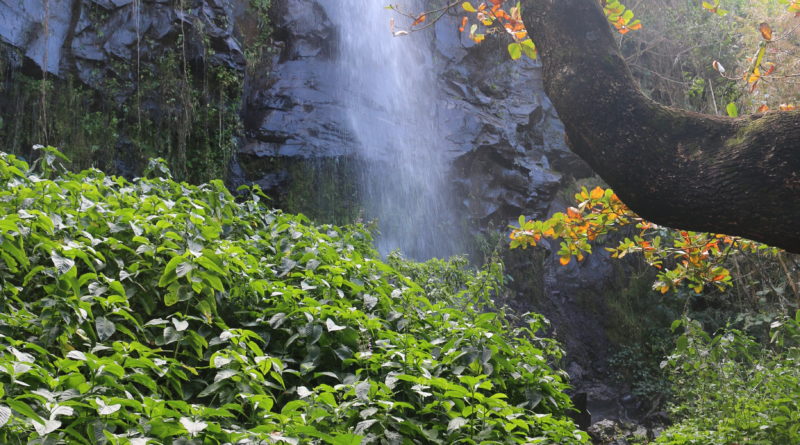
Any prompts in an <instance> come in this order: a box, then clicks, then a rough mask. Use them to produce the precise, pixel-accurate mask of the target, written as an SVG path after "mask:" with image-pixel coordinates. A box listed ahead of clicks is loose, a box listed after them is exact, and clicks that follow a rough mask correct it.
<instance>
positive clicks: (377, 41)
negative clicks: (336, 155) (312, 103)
mask: <svg viewBox="0 0 800 445" xmlns="http://www.w3.org/2000/svg"><path fill="white" fill-rule="evenodd" d="M331 2H332V4H334V5H335V6H334V8H335V11H332V14H331V19H332V20H334V21H335V22H336V23H335V24H336V25H337V28H338V30H339V55H338V57H339V59H338V67H339V72H338V76H339V77H338V84H339V85H340V87H341V89H340V92H339V94H340V95H341V100H342V102H343V103H344V104H345V107H346V110H347V111H346V114H347V120H348V121H349V123H350V125H351V128H352V131H353V132H354V140H355V141H357V142H356V145H357V147H355V148H356V150H355V151H356V153H358V155H359V157H360V159H361V160H362V161H363V165H364V168H363V170H362V175H361V178H359V180H360V184H361V187H362V196H364V201H365V202H364V209H365V212H366V215H365V217H366V219H368V220H371V219H377V220H378V227H379V230H380V235H379V236H378V238H377V240H376V243H377V246H378V250H379V251H380V252H381V253H382V254H384V255H385V254H387V253H388V252H390V251H392V250H394V249H398V248H399V249H400V250H401V251H402V252H403V254H404V255H405V256H407V257H411V258H414V259H417V260H424V259H428V258H431V257H447V256H450V255H453V254H457V253H462V251H463V248H462V247H461V246H462V240H461V239H460V238H461V237H460V236H459V235H458V234H460V233H461V232H462V231H461V226H462V222H461V221H460V219H459V218H458V217H457V215H456V212H455V211H454V208H455V205H454V203H453V202H452V201H453V193H452V192H451V190H450V189H451V186H450V184H449V183H448V176H449V175H448V168H449V167H448V165H449V162H448V159H447V157H446V153H443V151H444V147H446V146H447V145H446V144H444V143H443V141H444V136H445V135H444V134H443V132H442V131H441V130H440V129H438V128H437V126H436V122H437V119H436V106H437V99H438V97H439V91H438V90H437V88H436V73H435V72H434V70H433V69H432V67H433V66H434V64H433V63H432V62H431V61H430V60H431V57H432V54H433V49H432V48H431V47H430V44H429V43H430V35H431V34H430V33H428V32H419V33H414V34H412V35H409V36H404V37H393V36H392V34H391V32H390V29H389V21H390V19H391V18H392V17H395V18H397V19H398V20H399V19H400V17H399V16H397V14H396V13H395V12H393V11H391V10H387V9H386V8H385V6H386V5H387V4H388V3H389V0H331ZM404 6H405V7H407V8H409V9H413V8H415V7H417V6H418V5H416V4H413V2H411V1H406V2H404Z"/></svg>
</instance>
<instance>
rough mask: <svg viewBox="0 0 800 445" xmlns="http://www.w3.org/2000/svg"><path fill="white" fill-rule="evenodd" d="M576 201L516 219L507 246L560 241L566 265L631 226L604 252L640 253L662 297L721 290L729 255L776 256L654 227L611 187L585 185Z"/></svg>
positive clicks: (722, 238)
mask: <svg viewBox="0 0 800 445" xmlns="http://www.w3.org/2000/svg"><path fill="white" fill-rule="evenodd" d="M575 200H576V206H575V207H569V208H568V209H567V210H566V212H563V213H562V212H559V213H556V214H554V215H553V216H552V217H550V218H549V219H547V220H526V218H525V217H524V216H522V217H520V220H519V224H520V226H519V227H518V228H515V229H514V230H513V231H512V232H511V248H517V247H522V248H527V247H528V246H536V245H537V244H538V243H539V242H540V241H541V240H542V239H543V238H544V239H552V240H561V243H560V248H559V250H558V256H559V258H560V259H559V261H560V263H561V264H562V265H567V264H569V263H570V262H571V261H572V258H573V257H574V258H575V259H577V260H578V261H583V259H584V257H585V255H587V254H590V253H592V242H593V241H595V240H598V238H600V237H602V236H603V235H606V234H609V233H611V232H616V231H619V230H621V229H623V228H625V227H629V226H632V225H633V226H634V227H635V230H631V231H632V232H633V233H632V234H630V235H629V236H627V237H625V238H624V239H623V240H622V241H620V243H619V245H617V246H616V247H607V248H606V250H607V251H609V252H610V253H611V256H612V257H614V258H623V257H625V256H626V255H628V254H631V253H638V254H641V255H642V256H643V258H644V260H645V261H646V262H647V263H648V264H649V265H650V266H653V267H655V268H656V269H658V277H657V281H656V282H655V283H654V284H653V288H654V289H656V290H658V291H660V292H662V293H666V292H668V291H670V290H675V289H677V288H678V287H680V286H681V285H684V284H685V285H687V286H688V287H689V288H691V289H692V290H694V291H695V292H697V293H701V292H702V291H703V289H704V288H705V287H706V286H709V285H711V286H714V287H716V288H718V289H724V288H726V287H728V286H730V285H731V284H732V280H731V275H730V272H729V270H728V269H727V268H726V267H725V264H724V263H725V260H726V259H727V258H728V257H729V255H731V254H734V253H737V252H742V251H749V252H755V251H764V252H767V253H769V254H777V253H778V250H777V249H775V248H771V247H768V246H765V245H763V244H759V243H756V242H753V241H749V240H745V239H743V238H738V237H732V236H726V235H716V234H709V233H700V232H691V231H685V230H682V231H676V230H672V229H668V228H665V227H661V226H658V225H656V224H653V223H651V222H648V221H645V220H644V219H642V218H641V217H639V216H638V215H636V214H635V213H634V212H633V211H631V210H630V209H629V208H628V207H627V206H625V204H624V203H623V202H622V201H620V200H619V198H618V197H617V195H616V194H615V193H614V192H613V190H611V189H603V188H601V187H595V188H594V189H592V190H591V191H589V190H587V189H586V188H585V187H584V188H583V189H582V190H581V191H580V192H579V193H577V194H576V195H575Z"/></svg>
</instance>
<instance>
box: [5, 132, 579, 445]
mask: <svg viewBox="0 0 800 445" xmlns="http://www.w3.org/2000/svg"><path fill="white" fill-rule="evenodd" d="M58 157H59V154H58V152H56V151H55V150H53V149H49V148H45V149H43V152H42V156H41V158H40V160H39V161H37V162H38V163H39V164H38V166H37V167H36V168H34V169H31V168H29V166H28V165H27V164H26V163H24V162H22V161H20V160H19V159H17V158H15V157H14V156H12V155H7V154H0V286H2V294H0V425H1V427H0V442H1V443H5V444H21V443H41V444H55V443H78V444H89V443H91V444H104V443H108V444H136V445H141V444H149V443H153V444H155V443H176V444H201V443H202V444H217V443H329V444H358V443H365V444H366V443H386V444H390V443H391V444H394V443H398V444H400V443H402V444H416V443H419V444H422V443H583V442H585V441H586V440H587V438H586V435H585V434H584V433H582V432H580V431H577V430H576V427H575V425H574V424H573V423H572V421H571V420H569V419H568V418H566V417H565V411H566V410H568V409H569V407H570V401H569V399H568V397H567V396H566V395H565V394H564V392H563V391H564V389H565V388H566V384H565V382H564V379H563V378H562V375H561V374H560V373H558V372H556V371H554V370H553V369H552V368H551V367H550V365H549V363H550V361H551V360H553V359H555V358H557V357H558V356H559V355H560V350H559V349H558V347H557V346H556V345H555V344H554V343H552V342H551V341H548V340H544V339H539V338H537V337H536V331H538V330H539V329H540V327H541V326H542V324H543V320H542V319H541V318H539V317H536V316H531V317H530V319H529V320H528V321H529V325H528V326H527V327H525V328H516V327H515V326H516V325H514V326H512V325H511V324H509V323H508V322H507V321H506V319H505V317H504V316H503V314H502V313H498V312H496V311H489V310H487V309H490V308H491V299H490V297H491V296H492V294H493V292H495V291H496V289H497V287H498V286H500V285H501V283H502V279H501V278H500V275H499V274H500V273H501V271H500V269H499V266H498V265H490V266H488V267H487V268H485V269H484V270H482V271H479V272H476V273H470V272H468V271H466V269H465V268H464V267H463V266H464V265H463V264H460V263H458V262H450V263H448V262H439V261H435V262H432V263H429V264H414V263H410V262H406V261H403V260H402V259H400V258H399V257H396V256H395V257H393V258H391V260H390V262H391V263H390V264H387V263H385V262H383V261H382V260H380V259H379V256H378V254H377V253H376V252H375V250H374V249H373V247H372V244H371V239H370V236H369V234H368V233H367V232H366V231H365V230H363V229H362V228H358V227H354V228H341V227H335V226H315V225H312V224H310V223H309V222H308V221H307V220H306V219H305V218H304V217H303V216H295V215H290V214H285V213H283V212H281V211H279V210H274V209H270V208H268V207H267V206H266V205H265V204H264V200H263V199H262V197H261V196H260V192H259V191H258V190H246V191H245V193H246V194H247V195H248V196H247V199H246V200H245V199H242V200H239V201H237V200H235V199H234V197H233V196H232V195H231V194H230V193H229V192H228V190H227V189H226V188H225V187H224V186H223V184H222V183H221V182H219V181H212V182H210V183H208V184H205V185H201V186H191V185H188V184H185V183H178V182H175V181H173V180H172V179H170V178H169V172H168V171H167V169H166V168H165V167H164V166H163V164H162V163H159V162H154V163H152V164H151V168H150V169H149V171H148V173H147V174H146V176H147V177H146V178H140V179H136V180H134V181H133V182H129V181H127V180H125V179H122V178H119V177H113V176H107V175H105V174H104V173H102V172H100V171H98V170H86V171H83V172H81V173H67V172H62V171H60V170H58V169H56V168H55V165H56V164H57V161H58Z"/></svg>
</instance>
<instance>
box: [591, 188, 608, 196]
mask: <svg viewBox="0 0 800 445" xmlns="http://www.w3.org/2000/svg"><path fill="white" fill-rule="evenodd" d="M605 194H606V192H605V191H604V190H603V189H602V188H600V187H595V188H594V189H592V193H591V194H590V195H589V197H590V198H592V199H600V198H602V197H603V196H604V195H605Z"/></svg>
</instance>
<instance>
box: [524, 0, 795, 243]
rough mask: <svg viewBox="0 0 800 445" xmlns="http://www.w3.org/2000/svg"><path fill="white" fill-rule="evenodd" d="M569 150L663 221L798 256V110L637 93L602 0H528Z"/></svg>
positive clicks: (527, 15)
mask: <svg viewBox="0 0 800 445" xmlns="http://www.w3.org/2000/svg"><path fill="white" fill-rule="evenodd" d="M523 19H524V20H525V24H526V26H527V28H528V30H529V31H530V33H531V35H532V37H533V40H534V41H535V42H536V46H537V48H538V50H539V54H540V56H541V60H542V64H543V78H544V87H545V91H546V93H547V95H548V96H549V97H550V100H551V101H552V102H553V104H554V106H555V108H556V110H557V111H558V113H559V116H560V118H561V120H562V121H563V122H564V126H565V128H566V132H567V137H568V139H569V145H570V148H571V149H572V150H573V151H574V152H575V153H576V154H577V155H578V156H580V157H581V158H582V159H584V160H585V161H586V162H588V163H589V165H590V166H591V167H592V168H593V169H594V170H595V172H597V174H599V175H600V177H602V178H603V180H605V181H606V182H607V183H608V184H609V185H611V187H612V188H613V189H614V191H615V192H616V193H617V194H618V196H619V197H620V198H621V199H622V200H623V201H624V202H625V203H626V204H627V205H628V206H629V207H630V208H631V209H633V210H634V211H635V212H636V213H638V214H639V215H641V216H642V217H643V218H646V219H648V220H650V221H653V222H655V223H656V224H660V225H664V226H668V227H673V228H679V229H685V230H695V231H702V232H715V233H725V234H729V235H739V236H743V237H746V238H750V239H753V240H756V241H760V242H763V243H766V244H769V245H773V246H778V247H781V248H783V249H786V250H788V251H790V252H795V253H800V112H770V113H767V114H755V115H751V116H746V117H741V118H737V119H732V118H727V117H719V116H709V115H702V114H698V113H693V112H689V111H683V110H678V109H674V108H670V107H666V106H663V105H660V104H658V103H656V102H654V101H652V100H650V99H648V98H647V97H645V96H644V94H642V93H641V91H640V90H639V88H638V87H637V85H636V82H635V81H634V80H633V77H632V76H631V74H630V71H629V69H628V67H627V66H626V65H625V62H624V60H623V59H622V57H621V55H620V54H619V51H618V49H617V45H616V43H615V41H614V38H613V36H612V33H611V30H610V29H609V25H608V21H607V20H606V18H605V16H604V14H603V11H602V9H601V7H600V6H599V5H598V2H597V0H523Z"/></svg>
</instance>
